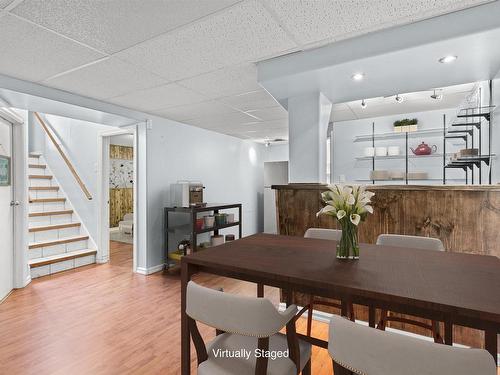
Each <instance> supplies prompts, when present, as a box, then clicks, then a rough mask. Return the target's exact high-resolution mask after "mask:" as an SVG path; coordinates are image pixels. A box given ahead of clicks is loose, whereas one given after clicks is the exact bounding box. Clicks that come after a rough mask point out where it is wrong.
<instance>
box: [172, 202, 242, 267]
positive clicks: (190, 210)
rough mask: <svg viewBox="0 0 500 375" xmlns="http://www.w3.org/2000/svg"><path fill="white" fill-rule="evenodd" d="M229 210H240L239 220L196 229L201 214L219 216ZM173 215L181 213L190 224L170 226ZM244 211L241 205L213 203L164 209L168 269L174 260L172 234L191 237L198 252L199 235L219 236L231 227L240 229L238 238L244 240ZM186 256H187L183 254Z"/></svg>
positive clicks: (193, 247)
mask: <svg viewBox="0 0 500 375" xmlns="http://www.w3.org/2000/svg"><path fill="white" fill-rule="evenodd" d="M229 209H237V210H238V220H236V221H234V222H232V223H227V224H223V225H217V224H214V226H213V227H210V228H203V229H197V228H196V224H195V223H196V219H197V218H198V214H199V213H210V212H213V214H218V213H219V212H220V211H221V210H229ZM171 213H181V214H186V215H188V223H187V224H180V225H174V226H172V225H170V217H169V216H170V214H171ZM241 224H242V211H241V204H240V203H232V204H222V203H211V204H206V205H204V206H192V207H164V209H163V251H164V253H165V256H166V259H167V267H168V266H169V265H170V264H171V263H172V259H170V257H169V233H172V232H174V231H176V230H179V231H182V232H183V233H185V235H186V237H187V236H189V239H190V242H191V246H192V250H193V252H196V251H197V250H198V242H197V239H198V235H200V234H203V233H210V232H213V233H214V235H218V234H219V230H222V229H225V228H230V227H236V226H237V227H238V237H239V238H242V226H241ZM182 255H186V254H181V256H182Z"/></svg>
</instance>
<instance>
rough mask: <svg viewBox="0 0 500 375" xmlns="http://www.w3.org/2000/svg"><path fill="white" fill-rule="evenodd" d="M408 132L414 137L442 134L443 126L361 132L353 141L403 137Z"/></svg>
mask: <svg viewBox="0 0 500 375" xmlns="http://www.w3.org/2000/svg"><path fill="white" fill-rule="evenodd" d="M406 134H408V138H414V137H417V136H442V135H443V128H432V129H424V130H417V131H414V132H402V133H396V132H387V133H375V134H363V135H358V136H355V137H354V142H369V141H372V140H375V141H376V140H381V139H400V138H401V139H404V138H405V137H406Z"/></svg>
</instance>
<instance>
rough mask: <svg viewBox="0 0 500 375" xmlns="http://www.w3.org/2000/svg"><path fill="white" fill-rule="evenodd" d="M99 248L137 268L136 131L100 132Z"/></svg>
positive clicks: (119, 262)
mask: <svg viewBox="0 0 500 375" xmlns="http://www.w3.org/2000/svg"><path fill="white" fill-rule="evenodd" d="M101 144H102V154H101V168H100V171H101V193H100V195H101V199H102V202H105V204H104V205H101V210H102V215H101V217H102V221H101V223H100V232H101V248H102V250H103V254H108V256H107V259H108V260H109V262H110V263H111V264H113V265H116V266H123V267H127V268H129V267H131V268H132V269H133V270H134V271H135V270H136V250H135V249H136V243H137V238H136V237H137V235H136V233H137V231H136V223H137V221H136V218H137V215H136V209H135V207H136V202H137V199H136V188H135V182H136V175H137V168H136V160H137V155H136V154H137V152H136V151H137V149H136V131H135V129H132V128H127V129H117V130H113V131H108V132H105V133H103V134H101Z"/></svg>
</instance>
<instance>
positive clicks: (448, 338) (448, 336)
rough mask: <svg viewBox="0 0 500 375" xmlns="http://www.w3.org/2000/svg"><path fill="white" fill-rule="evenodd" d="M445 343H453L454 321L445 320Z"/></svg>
mask: <svg viewBox="0 0 500 375" xmlns="http://www.w3.org/2000/svg"><path fill="white" fill-rule="evenodd" d="M444 343H445V344H446V345H453V323H452V322H450V321H445V322H444Z"/></svg>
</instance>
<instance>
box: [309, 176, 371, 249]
mask: <svg viewBox="0 0 500 375" xmlns="http://www.w3.org/2000/svg"><path fill="white" fill-rule="evenodd" d="M374 195H375V193H372V192H371V191H367V190H366V188H365V187H364V186H356V185H353V186H348V185H330V186H329V187H328V190H327V191H325V192H323V193H321V198H322V200H323V202H324V203H325V206H324V207H323V208H322V209H321V210H320V211H319V212H318V213H317V214H316V216H319V215H329V216H333V217H335V218H336V219H337V220H338V222H339V224H340V226H341V228H342V237H341V239H340V242H339V243H338V244H337V258H341V259H347V258H350V259H358V258H359V244H358V225H359V223H361V222H363V221H364V220H366V217H367V216H368V214H372V213H373V207H372V206H371V204H370V203H371V199H372V197H373V196H374Z"/></svg>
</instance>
